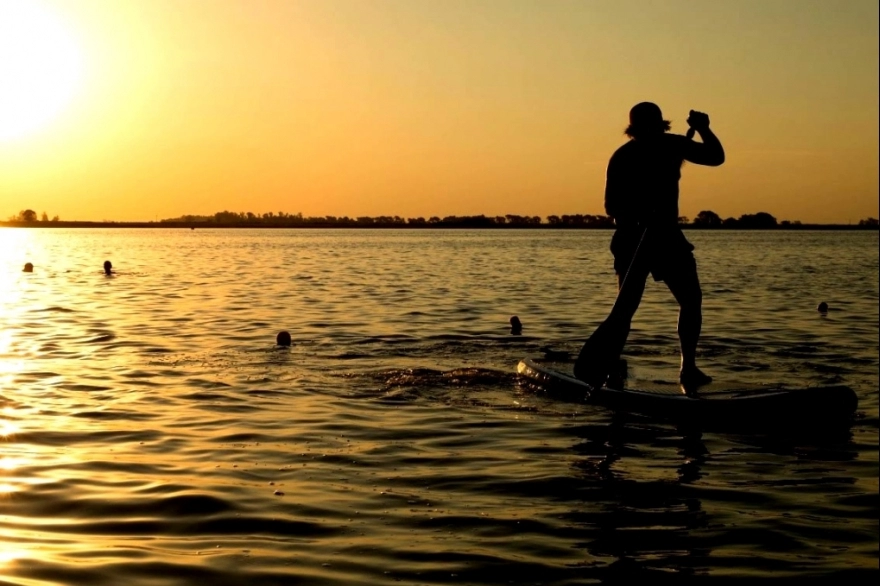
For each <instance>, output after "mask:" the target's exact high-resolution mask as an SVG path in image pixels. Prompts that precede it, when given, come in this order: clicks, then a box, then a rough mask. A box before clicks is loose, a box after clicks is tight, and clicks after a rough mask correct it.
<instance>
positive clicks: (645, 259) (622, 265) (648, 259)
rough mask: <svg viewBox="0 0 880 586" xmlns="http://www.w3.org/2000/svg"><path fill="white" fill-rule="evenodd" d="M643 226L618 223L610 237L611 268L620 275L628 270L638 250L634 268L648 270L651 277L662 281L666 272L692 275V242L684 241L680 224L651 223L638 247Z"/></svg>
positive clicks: (667, 275)
mask: <svg viewBox="0 0 880 586" xmlns="http://www.w3.org/2000/svg"><path fill="white" fill-rule="evenodd" d="M643 232H644V228H642V227H640V226H631V227H629V226H628V227H621V228H618V229H617V230H616V231H615V232H614V236H613V237H612V238H611V254H613V255H614V272H616V273H617V274H618V275H620V276H621V277H623V276H625V275H626V273H627V270H629V267H630V263H631V262H632V259H633V254H634V253H635V251H636V249H637V248H638V250H639V258H638V261H637V263H638V265H639V267H638V268H641V269H642V270H645V269H647V270H646V272H644V273H643V274H644V275H645V276H647V274H648V273H649V272H650V273H651V275H653V276H654V280H655V281H665V280H666V279H667V278H668V277H670V276H676V275H680V276H690V275H693V276H696V274H697V261H696V259H694V253H693V250H694V245H693V244H691V243H690V242H688V241H687V238H685V237H684V234H683V233H682V231H681V228H678V227H677V226H676V227H653V226H652V227H651V228H649V229H648V232H647V233H646V234H645V240H644V242H642V245H641V247H639V240H640V239H641V237H642V233H643Z"/></svg>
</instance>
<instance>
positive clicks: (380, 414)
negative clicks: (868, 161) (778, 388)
mask: <svg viewBox="0 0 880 586" xmlns="http://www.w3.org/2000/svg"><path fill="white" fill-rule="evenodd" d="M687 235H688V237H689V238H690V239H691V240H692V242H693V243H694V244H695V245H696V247H697V249H696V255H697V260H698V263H699V266H700V272H701V279H702V283H703V290H704V297H705V300H704V330H703V338H702V342H701V346H700V362H701V364H702V366H703V367H704V369H705V370H706V371H707V372H708V373H709V374H711V375H713V376H714V377H715V378H716V379H719V380H723V381H730V382H731V384H734V383H767V382H783V383H786V384H789V385H819V384H825V383H835V384H838V383H840V384H846V385H849V386H850V387H852V388H853V389H854V390H855V391H856V393H857V394H858V396H859V400H860V405H859V414H858V416H857V418H856V419H855V421H854V422H853V425H852V426H851V427H850V428H848V429H844V430H842V431H838V432H836V433H833V434H828V433H823V432H822V430H818V429H817V430H815V431H814V432H811V433H806V434H797V435H790V434H788V435H787V434H786V433H783V432H780V433H778V434H774V433H765V434H763V435H758V434H746V433H740V434H737V433H731V432H729V431H728V432H720V431H716V430H711V429H704V430H693V429H690V430H681V429H678V428H676V427H675V426H674V425H671V424H667V423H664V422H662V421H653V420H650V419H635V418H632V417H628V416H623V415H620V414H612V413H610V412H608V411H606V410H604V409H602V408H599V407H595V406H590V405H587V404H581V403H579V402H575V401H563V400H559V399H554V398H551V397H547V396H544V395H543V394H541V393H539V392H536V391H535V390H533V389H531V388H530V387H528V386H527V385H525V384H523V381H520V380H518V378H517V376H516V375H515V368H516V364H517V362H518V360H519V359H520V358H522V357H524V356H527V355H538V354H540V348H541V347H544V346H551V347H553V348H555V349H559V350H577V349H578V348H579V346H580V344H581V343H582V341H583V340H584V339H585V338H586V337H587V336H588V335H589V333H591V331H592V328H594V327H595V326H596V325H597V323H598V322H599V321H600V320H601V319H602V318H603V317H604V316H605V314H607V312H608V310H609V308H610V306H611V303H612V301H613V298H614V295H615V293H616V285H615V281H614V277H613V274H612V269H611V257H610V254H609V252H608V242H609V240H610V236H611V233H610V232H608V231H558V230H557V231H553V230H529V231H513V230H499V231H456V230H446V231H444V230H436V231H435V230H424V231H417V230H401V231H391V230H376V231H362V230H299V231H297V230H208V229H198V230H170V229H169V230H160V229H156V230H122V229H116V230H113V229H110V230H103V229H101V230H99V229H95V230H91V229H77V230H66V229H54V230H52V229H48V230H47V229H30V230H22V229H0V584H3V585H12V584H15V585H22V586H38V585H39V586H46V585H50V584H51V585H59V584H60V585H65V586H78V585H83V586H104V585H106V586H119V585H126V586H139V585H150V586H157V585H172V584H174V585H176V584H200V585H208V584H210V585H239V584H254V585H276V584H277V585H281V584H285V585H286V584H317V585H343V584H345V585H348V584H379V585H383V584H389V585H391V584H409V585H419V584H423V585H434V584H543V585H545V586H546V585H572V584H588V583H597V582H605V583H618V582H620V581H622V580H624V579H642V580H645V581H646V583H657V582H658V581H659V582H667V581H671V582H672V583H681V582H687V581H688V580H690V581H702V580H703V579H706V578H709V579H712V578H726V579H730V580H736V579H737V578H741V579H743V580H749V581H754V580H756V579H762V578H763V579H772V580H774V581H776V580H779V579H781V578H789V579H792V580H794V581H797V582H798V583H800V582H802V581H804V580H806V579H811V578H815V579H822V580H825V579H830V578H834V579H836V580H837V581H839V583H853V582H854V581H855V580H862V579H871V580H874V579H876V578H877V575H878V524H877V519H878V450H877V446H878V384H880V383H878V379H880V374H878V370H880V367H878V332H880V318H878V233H877V232H782V231H776V232H728V231H724V232H693V231H691V232H688V233H687ZM106 259H109V260H111V261H112V262H113V265H114V268H115V270H116V271H117V274H116V275H115V276H113V277H106V276H104V275H103V273H102V270H101V264H102V263H103V261H104V260H106ZM25 262H32V263H33V264H34V266H35V268H34V271H33V273H23V272H22V266H23V265H24V263H25ZM820 301H826V302H827V303H828V304H829V306H830V308H831V310H830V311H829V312H828V314H827V315H825V316H823V315H820V314H819V313H818V312H817V311H816V306H817V304H818V303H819V302H820ZM676 313H677V306H676V304H675V302H674V301H673V299H672V296H671V295H670V294H669V292H668V291H667V290H666V289H665V287H664V286H663V285H662V284H661V283H654V282H651V283H650V284H649V286H648V290H647V292H646V295H645V300H644V302H643V305H642V307H641V309H640V310H639V313H638V314H637V316H636V323H635V324H634V329H633V333H632V336H631V339H630V344H629V346H628V347H627V350H626V352H625V355H626V357H627V359H628V361H629V365H630V371H631V375H632V377H633V379H634V380H636V381H638V380H655V379H661V380H670V381H673V380H675V379H676V376H677V360H678V350H677V338H676V333H675V321H676ZM514 314H515V315H518V316H519V317H520V319H521V320H522V322H523V324H524V329H523V335H522V336H512V335H510V333H509V331H508V330H509V326H508V319H509V317H510V316H511V315H514ZM282 329H286V330H288V331H289V332H290V333H291V335H292V336H293V340H294V345H293V347H292V348H290V349H276V348H274V340H275V334H276V333H277V332H278V331H279V330H282ZM710 581H711V580H710ZM722 581H724V580H722Z"/></svg>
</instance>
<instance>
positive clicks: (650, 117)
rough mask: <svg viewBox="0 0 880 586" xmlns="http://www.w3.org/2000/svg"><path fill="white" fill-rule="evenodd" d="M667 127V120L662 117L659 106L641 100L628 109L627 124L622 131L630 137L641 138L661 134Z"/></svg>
mask: <svg viewBox="0 0 880 586" xmlns="http://www.w3.org/2000/svg"><path fill="white" fill-rule="evenodd" d="M669 128H670V125H669V120H664V119H663V112H661V111H660V106H658V105H657V104H655V103H653V102H641V103H639V104H636V105H635V106H633V107H632V110H630V111H629V126H627V127H626V130H624V131H623V132H624V134H626V135H627V136H629V137H630V138H641V137H644V136H650V135H652V134H663V133H664V132H667V131H668V130H669Z"/></svg>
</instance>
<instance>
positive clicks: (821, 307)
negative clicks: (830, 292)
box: [816, 301, 828, 313]
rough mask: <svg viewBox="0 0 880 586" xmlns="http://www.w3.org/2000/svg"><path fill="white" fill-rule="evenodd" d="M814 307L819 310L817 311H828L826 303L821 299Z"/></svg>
mask: <svg viewBox="0 0 880 586" xmlns="http://www.w3.org/2000/svg"><path fill="white" fill-rule="evenodd" d="M816 309H818V310H819V313H828V304H827V303H825V302H824V301H823V302H822V303H820V304H819V307H817V308H816Z"/></svg>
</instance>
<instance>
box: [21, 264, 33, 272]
mask: <svg viewBox="0 0 880 586" xmlns="http://www.w3.org/2000/svg"><path fill="white" fill-rule="evenodd" d="M22 271H24V272H25V273H32V272H34V265H32V264H31V263H29V262H26V263H24V268H23V269H22Z"/></svg>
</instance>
